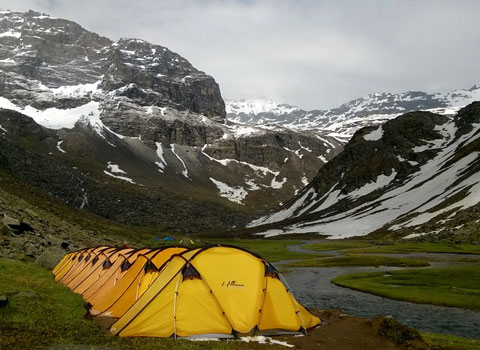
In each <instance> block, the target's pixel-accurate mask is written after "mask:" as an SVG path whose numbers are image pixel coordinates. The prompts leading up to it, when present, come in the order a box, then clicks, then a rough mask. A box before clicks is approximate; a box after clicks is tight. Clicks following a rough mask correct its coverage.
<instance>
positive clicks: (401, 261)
mask: <svg viewBox="0 0 480 350" xmlns="http://www.w3.org/2000/svg"><path fill="white" fill-rule="evenodd" d="M429 265H430V264H429V263H428V261H427V260H424V259H413V258H396V257H387V256H377V255H353V254H349V255H343V256H335V257H327V258H317V259H306V260H301V261H294V262H292V263H289V264H287V265H285V266H286V267H332V266H375V267H379V266H396V267H423V266H429Z"/></svg>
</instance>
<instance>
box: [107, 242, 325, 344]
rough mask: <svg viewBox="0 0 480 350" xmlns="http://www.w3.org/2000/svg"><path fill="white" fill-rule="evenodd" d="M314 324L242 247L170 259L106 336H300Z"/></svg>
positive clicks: (274, 277) (265, 267)
mask: <svg viewBox="0 0 480 350" xmlns="http://www.w3.org/2000/svg"><path fill="white" fill-rule="evenodd" d="M270 271H274V272H273V273H270ZM267 272H269V273H267ZM319 323H320V320H319V319H318V318H317V317H315V316H313V315H312V314H311V313H310V312H308V310H306V309H305V308H304V307H302V306H301V305H300V304H299V303H298V302H297V301H296V300H295V298H294V297H293V295H292V294H291V292H290V291H289V290H288V289H287V287H286V286H285V285H284V284H283V282H282V281H281V280H280V279H279V275H278V273H277V272H276V270H275V269H274V268H273V267H272V266H271V265H270V264H269V263H267V262H266V261H265V260H263V259H261V258H259V257H258V256H255V255H253V254H251V253H250V252H247V251H245V250H243V249H239V248H236V247H225V246H222V247H210V248H205V249H196V250H191V251H188V252H187V253H184V254H182V255H177V256H173V257H172V258H171V260H170V261H169V262H168V263H167V264H166V266H165V268H164V269H163V271H162V273H161V274H160V275H159V276H158V277H157V278H156V279H155V281H154V282H153V283H152V285H151V286H150V287H149V288H148V290H147V291H146V292H145V293H144V294H143V295H142V296H141V297H140V298H139V299H138V301H137V302H136V303H135V304H134V305H133V306H132V307H130V309H129V310H128V311H127V312H126V313H125V314H124V315H123V316H122V317H121V318H120V319H119V320H118V321H117V322H116V323H115V324H113V326H112V328H111V332H112V333H113V334H117V335H120V336H145V337H170V336H175V337H176V336H179V337H188V336H194V335H199V334H221V335H224V336H226V337H230V336H231V335H232V334H233V335H238V334H252V333H262V334H277V333H278V332H279V330H284V331H289V332H302V331H305V330H306V329H308V328H311V327H314V326H316V325H318V324H319Z"/></svg>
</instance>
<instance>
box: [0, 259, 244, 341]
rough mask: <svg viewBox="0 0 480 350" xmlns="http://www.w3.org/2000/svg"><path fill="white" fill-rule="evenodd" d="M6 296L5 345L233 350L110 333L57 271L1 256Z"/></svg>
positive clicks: (1, 288)
mask: <svg viewBox="0 0 480 350" xmlns="http://www.w3.org/2000/svg"><path fill="white" fill-rule="evenodd" d="M0 295H6V296H8V298H9V304H8V305H7V306H6V307H3V308H0V349H11V350H16V349H22V350H23V349H43V348H45V347H48V346H54V345H59V344H69V345H72V344H82V345H88V346H87V347H86V348H88V349H95V347H97V346H98V347H100V346H108V347H119V348H123V349H139V350H142V349H172V348H175V349H179V350H184V349H185V350H186V349H198V348H199V347H201V348H203V349H216V350H226V349H233V348H234V347H235V344H234V343H232V342H206V343H202V344H198V343H194V342H190V341H186V340H174V339H161V338H152V339H148V338H119V337H113V336H109V335H105V334H103V333H102V332H101V330H100V329H99V328H98V326H96V325H95V324H94V323H93V322H91V321H90V320H87V319H85V318H84V315H85V314H86V309H85V307H84V302H83V300H82V298H81V297H80V296H79V295H77V294H74V293H72V292H71V291H70V290H69V289H68V288H67V287H65V286H63V285H61V284H59V283H56V282H55V281H54V279H53V276H52V274H51V273H50V272H49V271H46V270H44V269H42V268H40V267H38V266H35V265H31V264H28V263H23V262H18V261H13V260H5V259H0Z"/></svg>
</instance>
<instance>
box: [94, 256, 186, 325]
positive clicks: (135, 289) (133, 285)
mask: <svg viewBox="0 0 480 350" xmlns="http://www.w3.org/2000/svg"><path fill="white" fill-rule="evenodd" d="M186 250H187V249H186V248H183V247H165V248H160V249H156V250H152V251H150V252H148V253H147V254H141V255H139V256H138V257H137V259H136V261H135V262H134V263H133V264H132V266H130V267H129V269H128V271H127V273H126V274H125V275H124V276H123V277H122V279H121V280H119V281H118V283H117V284H116V285H115V286H114V287H113V288H112V289H110V290H108V291H106V292H105V293H102V294H99V295H96V296H95V298H91V299H90V300H88V302H89V303H90V304H91V305H92V306H91V308H90V313H91V314H92V315H94V316H105V317H116V318H118V317H121V316H122V315H123V314H124V313H125V312H126V311H127V310H128V309H129V308H130V307H131V306H132V305H133V304H134V303H135V301H136V300H137V299H138V298H140V296H142V294H143V293H144V292H145V290H147V289H148V287H149V286H150V284H151V283H152V282H153V281H154V280H155V279H156V278H157V277H158V276H159V274H160V273H161V271H162V267H163V266H164V264H165V262H167V261H168V260H169V259H170V258H171V257H172V256H174V255H175V254H181V253H183V252H184V251H186Z"/></svg>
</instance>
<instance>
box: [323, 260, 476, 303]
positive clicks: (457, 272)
mask: <svg viewBox="0 0 480 350" xmlns="http://www.w3.org/2000/svg"><path fill="white" fill-rule="evenodd" d="M332 282H333V283H334V284H337V285H340V286H343V287H348V288H352V289H356V290H360V291H363V292H368V293H372V294H376V295H380V296H383V297H386V298H390V299H397V300H405V301H410V302H414V303H422V304H434V305H444V306H453V307H460V308H465V309H475V310H480V266H468V267H465V266H456V267H449V268H435V269H421V270H401V271H390V272H388V273H386V272H369V273H359V274H346V275H342V276H338V277H336V278H334V279H333V280H332Z"/></svg>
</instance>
